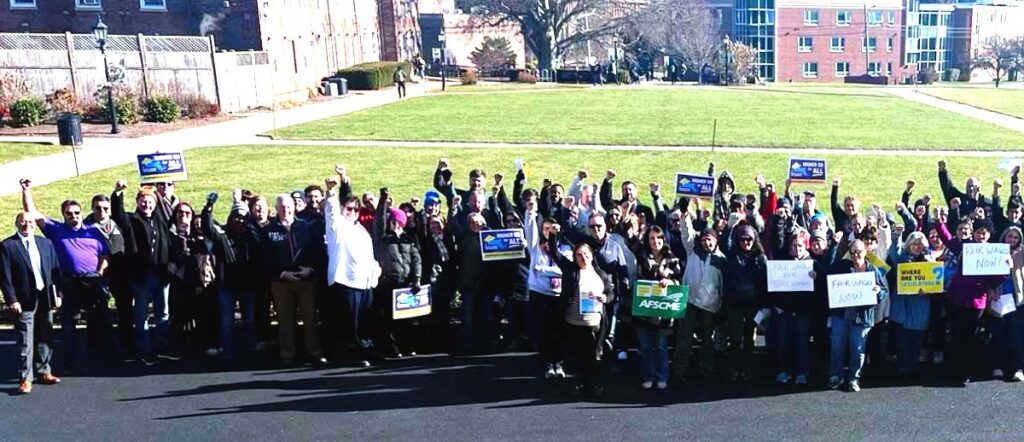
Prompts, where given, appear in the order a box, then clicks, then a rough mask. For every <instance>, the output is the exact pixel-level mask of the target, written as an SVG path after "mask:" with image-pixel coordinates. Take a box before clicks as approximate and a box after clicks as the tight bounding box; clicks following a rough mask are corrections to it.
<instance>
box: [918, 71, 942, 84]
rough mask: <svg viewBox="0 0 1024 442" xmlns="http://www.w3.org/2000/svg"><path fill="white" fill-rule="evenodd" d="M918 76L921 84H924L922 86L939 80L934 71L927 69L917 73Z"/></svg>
mask: <svg viewBox="0 0 1024 442" xmlns="http://www.w3.org/2000/svg"><path fill="white" fill-rule="evenodd" d="M919 76H920V81H921V83H924V84H932V83H935V81H937V80H938V79H939V74H938V72H935V69H932V68H928V69H925V70H923V71H921V72H920V73H919Z"/></svg>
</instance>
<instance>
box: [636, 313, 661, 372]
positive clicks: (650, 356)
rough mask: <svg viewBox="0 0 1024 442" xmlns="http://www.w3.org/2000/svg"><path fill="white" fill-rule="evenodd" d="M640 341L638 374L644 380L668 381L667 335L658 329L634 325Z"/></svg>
mask: <svg viewBox="0 0 1024 442" xmlns="http://www.w3.org/2000/svg"><path fill="white" fill-rule="evenodd" d="M634 328H635V329H636V339H637V340H638V341H640V376H641V379H643V381H644V382H655V381H657V382H668V336H666V335H665V334H664V333H661V332H660V331H659V330H658V329H655V328H649V327H642V326H641V327H634Z"/></svg>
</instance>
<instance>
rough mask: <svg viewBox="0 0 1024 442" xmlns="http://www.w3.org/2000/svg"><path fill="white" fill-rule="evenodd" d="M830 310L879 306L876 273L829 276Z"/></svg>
mask: <svg viewBox="0 0 1024 442" xmlns="http://www.w3.org/2000/svg"><path fill="white" fill-rule="evenodd" d="M827 279H828V308H844V307H858V306H862V305H875V304H878V294H877V293H875V272H858V273H845V274H842V275H828V278H827Z"/></svg>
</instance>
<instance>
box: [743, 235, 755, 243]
mask: <svg viewBox="0 0 1024 442" xmlns="http://www.w3.org/2000/svg"><path fill="white" fill-rule="evenodd" d="M740 241H742V242H754V238H751V237H749V236H744V237H742V238H740Z"/></svg>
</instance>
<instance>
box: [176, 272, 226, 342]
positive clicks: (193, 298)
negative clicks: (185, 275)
mask: <svg viewBox="0 0 1024 442" xmlns="http://www.w3.org/2000/svg"><path fill="white" fill-rule="evenodd" d="M169 304H170V312H171V339H172V340H173V341H174V346H176V347H178V350H179V351H183V350H185V349H186V347H191V348H194V349H198V350H206V349H208V348H212V347H216V346H218V344H219V342H220V317H219V315H218V314H217V313H218V312H219V306H218V305H217V288H216V286H214V285H211V286H209V287H205V288H204V287H196V286H193V285H192V284H188V283H184V282H180V283H179V282H172V283H171V292H170V300H169Z"/></svg>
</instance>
